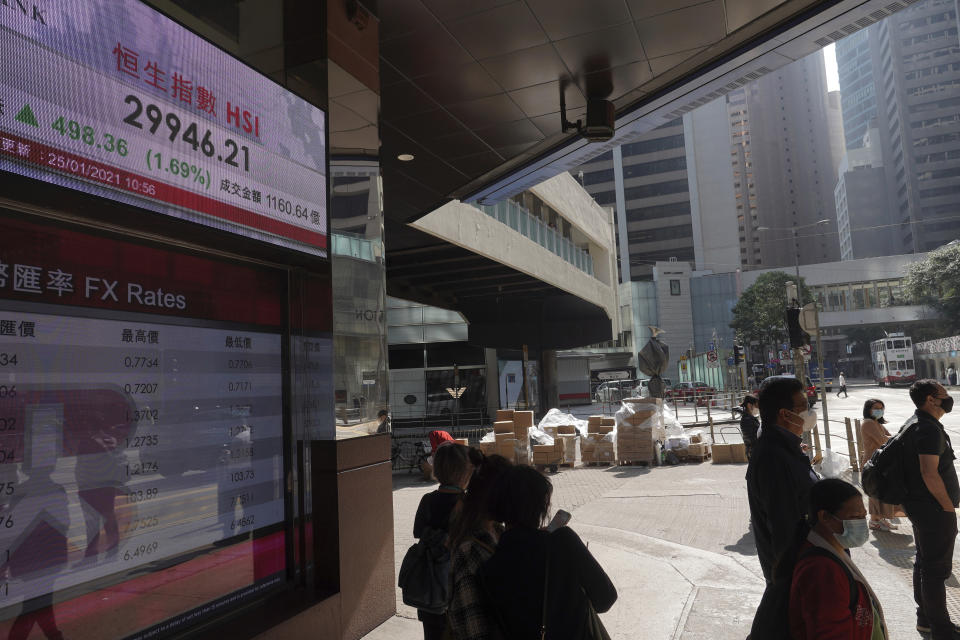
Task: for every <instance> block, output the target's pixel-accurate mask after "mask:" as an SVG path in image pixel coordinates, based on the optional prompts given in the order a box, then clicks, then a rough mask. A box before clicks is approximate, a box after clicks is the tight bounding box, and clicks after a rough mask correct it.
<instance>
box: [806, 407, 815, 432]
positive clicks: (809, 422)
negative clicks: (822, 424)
mask: <svg viewBox="0 0 960 640" xmlns="http://www.w3.org/2000/svg"><path fill="white" fill-rule="evenodd" d="M816 426H817V412H816V411H814V410H813V409H807V412H806V413H805V414H804V415H803V431H804V432H805V433H806V432H807V431H813V428H814V427H816Z"/></svg>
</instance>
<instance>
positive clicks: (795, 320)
mask: <svg viewBox="0 0 960 640" xmlns="http://www.w3.org/2000/svg"><path fill="white" fill-rule="evenodd" d="M787 331H788V332H789V334H790V347H791V348H796V347H802V346H804V345H807V344H809V342H810V336H808V335H807V332H806V331H804V330H803V328H802V327H801V326H800V309H787Z"/></svg>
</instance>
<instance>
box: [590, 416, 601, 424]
mask: <svg viewBox="0 0 960 640" xmlns="http://www.w3.org/2000/svg"><path fill="white" fill-rule="evenodd" d="M587 424H588V425H594V424H603V416H590V417H589V418H587Z"/></svg>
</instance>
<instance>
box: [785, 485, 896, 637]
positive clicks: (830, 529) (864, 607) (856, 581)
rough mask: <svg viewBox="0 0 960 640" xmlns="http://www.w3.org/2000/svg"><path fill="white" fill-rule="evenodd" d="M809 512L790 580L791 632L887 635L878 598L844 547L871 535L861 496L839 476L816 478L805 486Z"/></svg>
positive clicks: (796, 634) (797, 634)
mask: <svg viewBox="0 0 960 640" xmlns="http://www.w3.org/2000/svg"><path fill="white" fill-rule="evenodd" d="M808 515H809V520H810V523H811V525H812V529H811V531H810V533H809V534H808V535H807V539H806V540H805V541H804V542H803V544H802V545H801V546H800V553H799V556H798V559H797V564H796V567H795V568H794V570H793V581H792V583H791V586H790V634H791V638H792V639H793V640H822V639H823V638H836V639H837V640H840V639H849V640H886V638H888V637H889V636H888V633H887V625H886V623H885V622H884V619H883V608H882V607H881V606H880V600H879V598H877V594H876V593H874V591H873V589H872V588H871V587H870V584H869V583H868V582H867V579H866V578H864V577H863V574H862V573H860V570H859V569H858V568H857V565H855V564H854V562H853V560H852V559H851V558H850V555H849V551H848V549H852V548H854V547H860V546H863V545H864V544H865V543H866V541H867V539H868V538H869V537H870V530H869V529H868V528H867V522H866V520H865V516H866V515H867V512H866V509H864V508H863V496H862V495H860V492H859V491H857V488H856V487H854V486H853V485H852V484H849V483H847V482H844V481H843V480H839V479H835V478H828V479H826V480H821V481H820V482H818V483H816V484H815V485H813V487H811V488H810V513H809V514H808Z"/></svg>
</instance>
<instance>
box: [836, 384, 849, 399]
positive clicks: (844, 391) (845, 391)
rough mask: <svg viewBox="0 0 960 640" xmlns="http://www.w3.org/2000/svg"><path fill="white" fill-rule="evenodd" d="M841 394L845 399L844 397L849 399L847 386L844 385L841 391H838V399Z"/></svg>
mask: <svg viewBox="0 0 960 640" xmlns="http://www.w3.org/2000/svg"><path fill="white" fill-rule="evenodd" d="M841 393H842V394H843V397H844V398H846V397H847V385H843V386H842V387H840V390H839V391H837V397H838V398H839V397H840V394H841Z"/></svg>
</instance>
